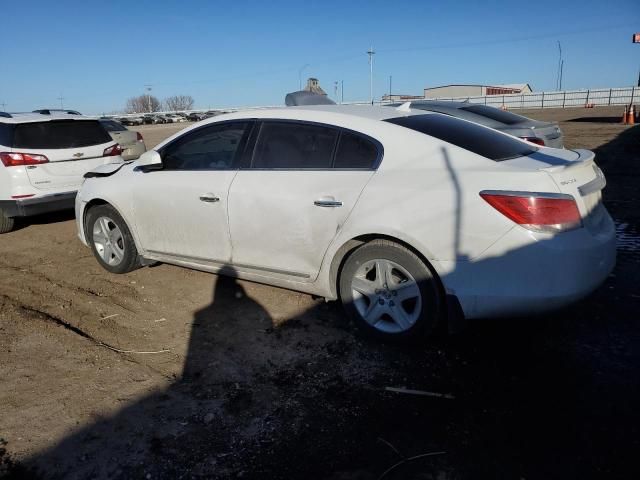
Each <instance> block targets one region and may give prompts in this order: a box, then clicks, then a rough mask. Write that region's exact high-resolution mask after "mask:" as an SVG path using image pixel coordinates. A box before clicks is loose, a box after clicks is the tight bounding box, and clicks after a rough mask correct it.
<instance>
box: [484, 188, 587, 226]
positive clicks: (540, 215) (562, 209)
mask: <svg viewBox="0 0 640 480" xmlns="http://www.w3.org/2000/svg"><path fill="white" fill-rule="evenodd" d="M480 196H481V197H482V198H483V199H484V200H485V201H486V202H487V203H488V204H489V205H491V206H492V207H493V208H495V209H496V210H498V211H499V212H500V213H502V214H503V215H504V216H505V217H507V218H509V219H510V220H513V221H514V222H515V223H517V224H518V225H521V226H523V227H524V228H526V229H528V230H533V231H535V232H547V233H557V232H563V231H566V230H573V229H574V228H579V227H581V226H582V218H581V217H580V212H579V211H578V206H577V205H576V201H575V199H574V198H573V197H572V196H571V195H564V194H560V193H550V194H542V193H527V192H501V191H498V192H494V191H490V192H489V191H484V192H480Z"/></svg>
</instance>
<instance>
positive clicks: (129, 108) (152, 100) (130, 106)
mask: <svg viewBox="0 0 640 480" xmlns="http://www.w3.org/2000/svg"><path fill="white" fill-rule="evenodd" d="M161 107H162V104H161V103H160V100H158V99H157V98H156V97H154V96H153V95H140V96H138V97H131V98H130V99H128V100H127V105H126V106H125V107H124V109H125V111H126V112H127V113H149V112H158V111H160V108H161Z"/></svg>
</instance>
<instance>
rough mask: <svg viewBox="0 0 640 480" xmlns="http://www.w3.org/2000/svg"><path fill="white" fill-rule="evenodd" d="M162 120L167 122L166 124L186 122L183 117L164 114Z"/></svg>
mask: <svg viewBox="0 0 640 480" xmlns="http://www.w3.org/2000/svg"><path fill="white" fill-rule="evenodd" d="M164 118H165V119H166V120H167V123H181V122H186V119H185V118H184V117H181V116H180V115H177V114H175V113H166V114H165V115H164Z"/></svg>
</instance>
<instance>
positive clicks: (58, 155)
mask: <svg viewBox="0 0 640 480" xmlns="http://www.w3.org/2000/svg"><path fill="white" fill-rule="evenodd" d="M120 153H121V148H120V145H118V143H117V142H115V141H114V140H113V139H112V138H111V137H110V136H109V134H108V133H107V132H106V131H105V129H104V128H103V127H102V126H101V125H100V122H99V121H98V120H95V119H90V118H87V117H83V116H80V115H73V114H68V113H66V112H65V113H58V112H50V113H47V114H41V113H21V114H8V113H0V233H6V232H8V231H10V230H11V229H12V228H13V226H14V220H15V218H17V217H28V216H32V215H37V214H40V213H47V212H52V211H55V210H63V209H66V208H73V204H74V199H75V196H76V191H77V189H78V187H79V186H80V184H81V183H82V176H83V175H84V174H85V173H86V172H88V171H89V170H92V169H94V168H95V167H97V166H98V165H103V164H105V163H113V162H117V163H121V162H122V157H120Z"/></svg>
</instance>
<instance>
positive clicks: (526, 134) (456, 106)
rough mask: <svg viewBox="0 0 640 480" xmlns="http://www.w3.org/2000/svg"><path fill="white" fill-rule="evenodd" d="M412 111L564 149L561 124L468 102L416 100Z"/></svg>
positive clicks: (394, 104) (412, 105)
mask: <svg viewBox="0 0 640 480" xmlns="http://www.w3.org/2000/svg"><path fill="white" fill-rule="evenodd" d="M388 106H390V107H398V106H400V104H399V103H392V104H390V105H388ZM409 108H411V109H416V110H425V111H428V112H437V113H444V114H445V115H451V116H453V117H457V118H462V119H464V120H469V121H471V122H475V123H479V124H480V125H484V126H486V127H490V128H494V129H496V130H500V131H501V132H504V133H508V134H509V135H512V136H514V137H518V138H521V139H523V140H527V141H529V142H532V143H535V144H536V145H542V146H545V147H553V148H563V147H564V137H563V135H562V130H560V127H559V126H558V124H557V123H553V122H541V121H538V120H533V119H531V118H528V117H523V116H522V115H516V114H515V113H512V112H507V111H505V110H500V109H498V108H494V107H490V106H487V105H479V104H475V103H467V102H447V101H435V100H413V101H411V102H410V107H409Z"/></svg>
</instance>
